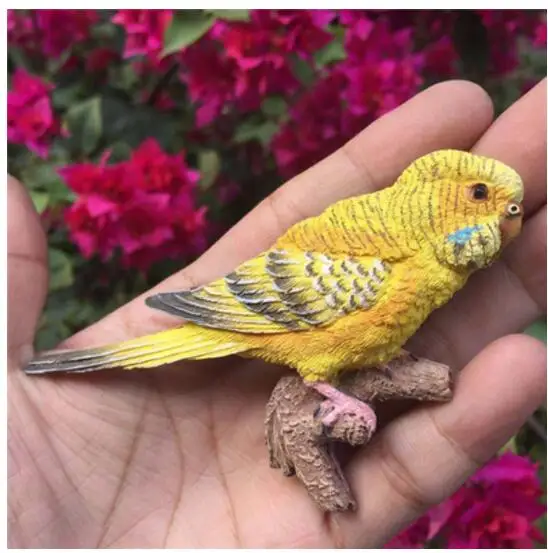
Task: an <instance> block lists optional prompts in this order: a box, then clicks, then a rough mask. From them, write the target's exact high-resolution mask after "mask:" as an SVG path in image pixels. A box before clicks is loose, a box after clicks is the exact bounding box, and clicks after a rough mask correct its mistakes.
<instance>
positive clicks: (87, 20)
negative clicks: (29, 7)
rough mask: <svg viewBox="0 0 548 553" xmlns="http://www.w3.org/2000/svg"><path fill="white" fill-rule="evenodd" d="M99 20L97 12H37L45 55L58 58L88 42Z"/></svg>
mask: <svg viewBox="0 0 548 553" xmlns="http://www.w3.org/2000/svg"><path fill="white" fill-rule="evenodd" d="M98 18H99V15H98V13H97V10H36V20H37V24H38V29H39V31H40V33H41V48H42V49H43V52H44V54H45V55H46V56H51V57H56V56H59V55H61V54H62V53H63V52H64V51H65V50H66V49H67V48H69V47H71V46H72V45H73V44H76V43H78V42H82V41H84V40H86V39H87V38H88V37H89V33H90V28H91V26H92V25H94V24H95V23H96V22H97V21H98Z"/></svg>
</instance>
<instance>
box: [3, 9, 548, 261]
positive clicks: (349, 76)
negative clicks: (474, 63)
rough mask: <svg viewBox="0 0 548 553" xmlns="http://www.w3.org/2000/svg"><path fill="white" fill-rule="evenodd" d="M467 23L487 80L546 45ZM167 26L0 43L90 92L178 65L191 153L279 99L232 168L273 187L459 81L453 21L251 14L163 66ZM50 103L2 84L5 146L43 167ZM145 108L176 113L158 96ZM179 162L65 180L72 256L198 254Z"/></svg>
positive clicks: (486, 21) (124, 14)
mask: <svg viewBox="0 0 548 553" xmlns="http://www.w3.org/2000/svg"><path fill="white" fill-rule="evenodd" d="M476 14H477V16H479V18H480V19H481V21H482V22H483V25H484V27H485V29H486V30H487V33H488V35H489V36H488V38H489V43H490V52H491V54H490V56H491V59H490V61H489V71H490V73H491V74H493V75H498V76H500V75H505V74H507V73H509V72H510V71H512V70H513V69H514V68H515V67H516V66H517V64H518V57H517V41H518V39H519V37H520V36H521V37H526V38H527V39H528V40H529V42H530V43H532V44H534V45H536V46H538V47H543V46H545V44H546V21H545V20H540V19H539V17H538V16H534V17H532V16H531V15H530V14H529V13H528V12H526V11H523V12H522V11H512V10H510V11H509V10H505V11H502V10H498V11H489V10H476ZM173 17H174V12H173V10H118V11H116V12H115V13H114V15H112V16H111V18H110V21H107V22H105V21H102V20H101V18H100V15H99V12H98V11H97V10H37V11H35V12H33V13H32V14H30V13H28V12H15V11H9V12H8V40H9V44H10V47H13V48H18V49H21V51H23V52H25V53H27V54H28V56H29V58H33V59H44V58H45V60H46V61H51V60H52V59H57V58H60V60H61V61H62V63H61V64H60V69H59V70H58V71H59V72H60V73H61V74H63V72H68V71H70V69H71V68H73V67H74V66H75V65H78V64H79V63H80V65H81V66H82V65H83V66H84V67H85V68H86V70H87V71H88V72H92V73H94V74H95V76H94V79H95V80H96V82H100V83H103V82H104V81H105V80H106V79H107V75H108V71H109V68H110V65H111V64H112V63H113V62H115V61H116V62H121V60H127V62H126V63H127V64H130V65H131V67H132V68H133V70H135V71H136V74H137V75H138V76H139V77H141V78H142V79H143V81H144V82H150V79H151V77H153V78H156V79H157V78H158V77H161V76H162V75H163V74H165V72H166V71H169V70H170V68H171V67H172V66H173V65H174V64H175V63H176V64H177V67H178V69H177V73H176V78H177V80H178V83H179V85H180V86H184V87H185V90H186V93H187V95H188V99H189V101H188V102H187V105H188V104H190V105H191V106H192V109H193V114H194V127H195V128H194V131H193V133H191V134H190V135H189V139H190V140H191V141H192V140H194V141H195V143H196V146H197V147H199V146H201V144H202V142H203V140H204V138H203V137H204V136H206V137H207V136H213V137H214V138H215V140H217V143H221V144H223V145H226V144H230V145H231V147H232V148H233V150H234V143H235V142H236V141H235V140H234V137H235V134H234V133H235V132H237V129H238V125H239V123H240V122H241V120H242V119H245V118H246V117H248V116H254V115H256V114H258V113H261V110H262V109H263V106H264V104H265V101H266V100H276V99H277V100H280V99H281V100H282V102H283V105H285V106H286V111H285V112H284V113H283V114H281V115H279V116H278V118H277V119H276V120H275V122H274V126H275V128H274V131H273V132H272V131H271V132H270V134H268V135H267V137H266V138H265V139H264V142H263V143H262V145H259V144H257V143H256V142H252V141H250V142H247V143H245V141H244V143H242V144H241V146H240V149H239V152H235V153H234V155H235V156H236V158H239V157H244V158H247V159H248V163H247V165H248V167H250V168H251V171H252V173H254V174H257V173H260V171H261V167H262V166H264V165H265V163H266V162H265V159H266V152H270V153H271V154H272V156H273V160H274V163H275V165H276V169H277V172H278V174H279V175H280V176H282V177H291V176H292V175H294V174H296V173H299V172H300V171H302V170H304V169H306V168H307V167H309V166H310V165H312V164H313V163H315V162H316V161H318V160H320V159H322V158H323V157H325V156H326V155H328V154H330V153H331V152H332V151H334V150H335V149H336V148H337V147H339V146H340V145H342V144H343V143H344V142H345V141H346V140H348V139H349V138H350V137H352V136H353V135H354V134H356V133H357V132H358V131H360V130H361V129H362V128H364V127H365V126H367V125H368V124H369V123H371V122H372V121H373V120H375V119H376V118H378V117H379V116H381V115H383V114H384V113H387V112H389V111H390V110H392V109H394V108H395V107H396V106H398V105H399V104H401V103H402V102H404V101H406V100H407V99H408V98H410V97H411V96H413V95H414V94H416V93H417V92H418V91H419V90H420V88H421V87H422V86H424V85H425V84H426V82H428V80H431V79H433V78H435V79H438V80H439V79H443V78H447V77H450V76H453V75H456V70H457V60H458V55H457V52H456V50H455V47H454V44H453V41H452V40H451V39H450V37H451V32H452V31H451V30H452V26H453V24H454V22H455V18H456V17H457V16H456V14H455V12H452V11H450V10H447V11H441V10H440V11H398V10H385V11H383V10H252V11H251V12H250V14H249V18H248V19H247V20H241V21H233V20H227V19H222V18H219V19H217V20H216V21H215V23H214V24H213V25H212V26H211V28H210V29H209V30H208V31H207V32H206V33H205V34H204V35H203V36H202V37H201V38H199V39H198V40H196V41H195V42H194V43H192V44H190V45H189V46H187V47H185V48H182V49H181V50H180V51H179V52H175V53H173V54H171V55H169V56H167V57H162V50H163V47H164V39H165V36H166V31H167V29H168V28H169V26H170V24H171V23H172V21H173ZM105 23H106V24H108V25H110V26H111V27H112V28H114V29H118V30H120V29H122V30H123V32H124V35H125V38H124V44H123V48H122V50H121V52H115V51H113V50H112V48H111V47H107V46H105V45H103V44H101V43H99V42H98V41H97V39H96V38H94V34H93V33H94V29H96V27H98V26H99V27H100V26H101V25H103V26H104V25H105ZM334 26H335V27H334ZM335 28H336V30H334V29H335ZM421 32H422V36H418V34H420V33H421ZM425 33H426V34H425ZM425 36H426V39H425ZM67 52H68V53H69V54H70V55H68V56H66V57H64V56H65V55H66V54H67ZM303 71H304V74H303ZM50 77H51V75H50ZM53 90H54V85H53V84H52V83H51V82H48V81H47V80H45V79H43V78H41V77H39V76H38V75H36V74H31V73H30V72H28V71H26V70H24V69H21V68H19V69H17V70H16V71H15V73H14V74H13V75H12V77H11V90H10V92H9V94H8V141H9V142H10V143H12V144H19V145H24V146H26V147H27V148H28V149H29V150H31V151H33V152H34V153H36V154H37V155H38V156H41V157H42V158H47V157H48V155H49V151H50V146H51V144H52V143H53V142H54V140H55V139H56V138H57V137H59V136H61V135H62V128H63V127H62V125H61V124H60V117H59V116H58V115H57V114H56V113H54V110H53V108H52V102H51V93H52V91H53ZM136 96H137V97H136V99H135V100H136V101H137V102H144V101H147V99H148V92H146V91H145V90H144V88H143V89H142V90H141V91H139V92H138V93H137V94H136ZM153 105H154V107H155V108H156V109H158V110H174V112H175V111H176V110H177V109H179V110H180V109H181V106H180V105H178V104H177V103H176V101H175V99H174V98H172V97H171V96H170V95H169V93H168V91H166V90H163V91H161V93H160V94H158V95H157V96H156V97H155V99H154V102H153ZM177 113H180V111H179V112H177ZM271 123H272V122H271ZM208 133H209V134H208ZM107 146H108V145H107ZM265 146H266V148H265V149H264V150H262V148H263V147H265ZM185 159H186V158H185V157H184V156H182V155H180V156H170V155H168V154H166V153H165V152H164V151H162V149H161V148H160V146H159V145H158V144H157V143H155V142H153V141H148V142H146V143H144V144H142V145H141V147H140V148H138V149H137V150H135V151H134V152H133V154H132V156H131V158H130V159H129V160H128V161H126V162H124V163H119V164H111V163H109V162H108V156H106V155H105V156H103V158H102V161H100V162H97V163H91V162H81V163H77V164H74V165H71V166H68V167H65V168H64V169H62V170H61V175H62V176H63V178H64V180H65V181H66V183H67V184H68V186H69V187H70V188H71V189H72V190H73V191H74V192H75V193H76V194H77V197H78V199H77V201H76V203H75V204H74V205H73V206H72V207H70V208H69V209H68V210H67V211H66V224H67V226H68V229H69V231H70V233H71V237H72V240H73V241H74V242H75V243H76V244H77V245H78V247H79V248H80V251H81V252H82V253H83V254H84V255H85V256H87V257H89V256H92V255H95V254H98V255H100V256H101V257H103V258H107V257H109V256H110V255H112V253H113V252H114V251H116V250H117V249H119V250H121V251H122V253H123V256H122V257H123V259H124V261H125V263H126V264H127V265H130V266H139V267H143V268H146V267H147V266H149V265H150V264H151V263H153V262H154V261H156V260H157V259H160V258H161V257H162V256H176V255H182V254H188V253H191V252H196V251H198V250H199V249H200V248H203V247H205V244H206V229H207V224H206V220H205V218H204V217H205V208H203V207H199V206H198V201H197V199H196V196H195V188H196V187H195V184H196V182H197V180H198V174H197V173H196V171H194V170H192V169H190V168H189V167H188V165H187V162H186V161H185ZM143 160H146V163H145V162H144V161H143ZM227 182H230V183H231V184H230V186H229V187H228V188H227V185H226V183H227ZM223 183H224V184H223ZM217 184H218V186H219V194H218V197H220V198H228V197H231V196H232V195H233V191H234V190H235V186H234V183H233V179H232V178H231V176H230V175H223V174H220V175H219V178H218V179H217ZM229 188H230V190H232V192H231V193H230V194H229V193H227V190H229Z"/></svg>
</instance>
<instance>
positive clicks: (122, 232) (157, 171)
mask: <svg viewBox="0 0 548 553" xmlns="http://www.w3.org/2000/svg"><path fill="white" fill-rule="evenodd" d="M59 172H60V175H61V176H62V177H63V178H64V179H65V181H66V183H67V185H68V186H69V188H71V190H73V191H74V192H76V194H77V195H78V199H77V201H76V203H75V204H74V205H72V206H71V207H70V208H69V209H68V210H67V213H66V223H67V226H68V228H69V231H70V233H71V237H72V239H73V240H74V242H75V243H76V244H77V245H78V246H79V248H80V250H81V252H82V254H83V255H84V256H85V257H90V256H92V255H94V254H98V255H99V256H100V257H101V258H103V259H107V258H109V257H110V256H111V255H112V254H113V253H114V251H115V250H121V252H122V261H123V263H124V264H125V265H126V266H128V267H129V266H132V267H138V268H141V269H146V268H147V267H148V266H149V265H150V264H152V263H154V262H155V261H159V260H161V259H165V258H168V257H177V256H184V255H195V254H196V253H198V252H200V251H201V250H202V249H203V248H204V247H205V245H206V238H205V228H206V220H205V213H206V210H205V208H197V207H196V202H195V198H194V193H195V186H196V183H197V181H198V178H199V175H198V173H197V172H196V171H194V170H191V169H189V168H188V166H187V164H186V162H185V158H184V155H183V154H179V155H169V154H166V153H165V152H164V151H163V150H162V149H161V147H160V145H159V144H158V143H157V142H156V141H155V140H153V139H149V140H146V141H145V142H143V143H142V144H141V146H140V147H139V148H137V149H136V150H135V151H134V152H133V154H132V156H131V159H129V160H128V161H125V162H121V163H117V164H111V165H108V164H107V158H106V156H105V157H104V158H103V159H102V160H101V162H100V163H99V164H97V165H94V164H91V163H82V164H75V165H70V166H67V167H64V168H63V169H61V170H60V171H59Z"/></svg>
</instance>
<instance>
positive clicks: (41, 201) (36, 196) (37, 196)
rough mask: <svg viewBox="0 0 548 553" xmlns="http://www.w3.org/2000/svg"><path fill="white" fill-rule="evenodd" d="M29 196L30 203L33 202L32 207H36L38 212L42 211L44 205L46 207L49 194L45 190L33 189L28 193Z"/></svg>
mask: <svg viewBox="0 0 548 553" xmlns="http://www.w3.org/2000/svg"><path fill="white" fill-rule="evenodd" d="M30 197H31V199H32V203H33V204H34V209H36V211H37V212H38V213H42V212H43V211H44V210H45V209H46V207H48V203H49V194H48V193H47V192H38V191H36V190H33V191H32V192H31V193H30Z"/></svg>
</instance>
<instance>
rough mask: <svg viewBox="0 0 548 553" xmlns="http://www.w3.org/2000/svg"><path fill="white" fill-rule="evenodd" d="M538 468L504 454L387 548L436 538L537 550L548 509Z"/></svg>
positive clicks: (450, 543) (451, 544)
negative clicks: (542, 519) (539, 524)
mask: <svg viewBox="0 0 548 553" xmlns="http://www.w3.org/2000/svg"><path fill="white" fill-rule="evenodd" d="M537 469H538V467H537V466H536V465H535V464H534V463H532V462H531V461H529V459H527V458H526V457H522V456H519V455H516V454H514V453H511V452H507V453H505V454H503V455H501V456H500V457H498V458H496V459H494V460H493V461H491V462H490V463H488V464H487V465H485V466H484V467H483V468H482V469H480V470H479V471H478V472H476V474H474V475H473V476H472V477H471V478H470V479H469V480H468V481H467V482H466V484H465V485H464V486H463V487H462V488H461V489H460V490H458V491H457V492H456V493H455V494H454V495H453V496H452V497H450V498H449V499H448V500H446V501H445V502H443V503H442V504H441V505H439V506H437V507H434V508H433V509H431V510H430V511H429V512H428V513H427V514H426V515H425V516H423V517H422V518H421V519H419V520H418V521H417V522H415V523H414V524H412V525H411V526H410V527H409V528H408V529H407V530H406V531H404V532H402V533H401V534H400V535H399V536H397V537H396V538H395V539H394V540H392V541H391V542H390V543H389V544H388V545H387V547H396V548H409V547H424V546H425V545H427V543H428V542H429V541H430V540H432V539H433V538H435V539H437V540H441V541H442V542H443V543H444V544H446V546H447V547H448V548H450V549H500V548H503V549H506V548H508V549H530V548H533V547H534V546H535V543H542V542H543V540H544V537H543V535H542V533H541V532H540V531H539V530H538V528H536V526H535V525H534V523H535V521H536V520H538V519H539V517H540V516H542V515H543V514H544V513H545V512H546V506H545V505H543V504H542V503H541V501H540V498H541V496H542V493H543V492H542V487H541V485H540V481H539V478H538V476H537ZM421 540H422V541H421Z"/></svg>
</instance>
